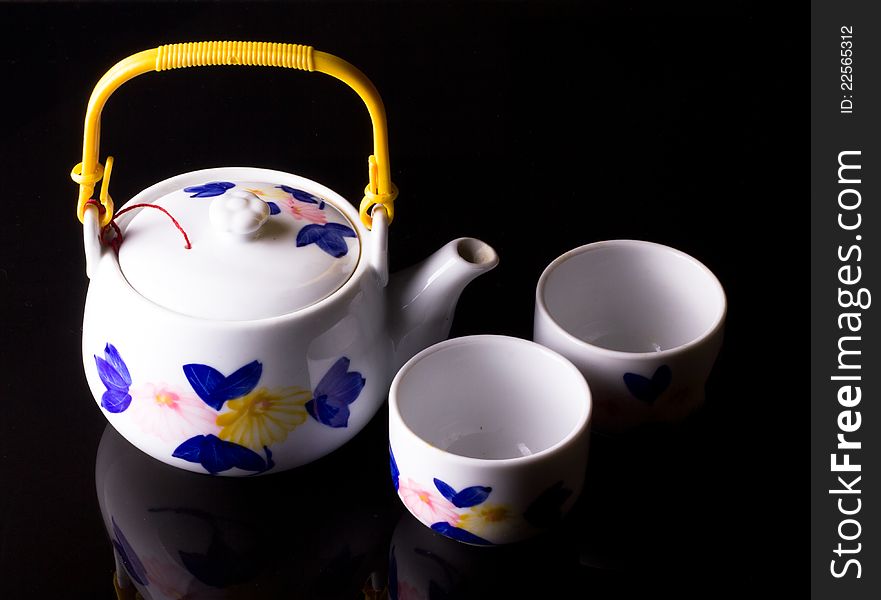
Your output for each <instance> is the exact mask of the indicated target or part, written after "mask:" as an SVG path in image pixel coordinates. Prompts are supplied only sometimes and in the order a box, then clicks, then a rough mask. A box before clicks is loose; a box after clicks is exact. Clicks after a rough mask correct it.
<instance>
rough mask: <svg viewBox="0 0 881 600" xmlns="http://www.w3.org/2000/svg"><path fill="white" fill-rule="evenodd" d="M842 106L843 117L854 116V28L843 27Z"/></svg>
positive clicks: (840, 108) (840, 106)
mask: <svg viewBox="0 0 881 600" xmlns="http://www.w3.org/2000/svg"><path fill="white" fill-rule="evenodd" d="M840 79H841V85H840V88H841V104H840V105H839V111H840V112H841V114H843V115H852V114H853V101H854V98H853V26H852V25H844V26H842V27H841V77H840Z"/></svg>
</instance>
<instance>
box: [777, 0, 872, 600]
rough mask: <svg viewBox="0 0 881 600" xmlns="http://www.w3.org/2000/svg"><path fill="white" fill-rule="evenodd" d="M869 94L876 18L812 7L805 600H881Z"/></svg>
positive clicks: (864, 5)
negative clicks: (808, 520) (808, 496)
mask: <svg viewBox="0 0 881 600" xmlns="http://www.w3.org/2000/svg"><path fill="white" fill-rule="evenodd" d="M879 90H881V7H879V6H878V5H877V4H876V3H873V2H870V1H869V0H863V1H861V2H835V1H830V0H826V1H823V2H817V1H815V2H812V4H811V592H812V593H811V597H812V598H836V599H840V598H848V599H850V598H879V597H881V595H879V594H881V530H879V528H881V519H879V515H881V498H879V495H878V490H879V487H881V483H879V482H881V468H879V459H881V410H878V405H879V402H881V396H879V394H881V360H879V358H881V352H879V348H881V319H879V314H881V285H879V271H881V253H879V247H881V151H879V140H881V129H879V123H881V94H879ZM842 164H844V167H842ZM857 166H859V168H857ZM794 210H795V208H794Z"/></svg>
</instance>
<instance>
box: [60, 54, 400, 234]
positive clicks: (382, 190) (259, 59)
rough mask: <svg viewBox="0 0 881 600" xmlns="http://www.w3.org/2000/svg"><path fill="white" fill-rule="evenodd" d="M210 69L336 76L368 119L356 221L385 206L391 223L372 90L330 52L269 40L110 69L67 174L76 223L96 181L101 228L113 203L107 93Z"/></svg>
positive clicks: (382, 132)
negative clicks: (157, 75)
mask: <svg viewBox="0 0 881 600" xmlns="http://www.w3.org/2000/svg"><path fill="white" fill-rule="evenodd" d="M212 65H251V66H265V67H285V68H288V69H299V70H301V71H318V72H321V73H325V74H327V75H330V76H332V77H336V78H337V79H339V80H340V81H342V82H343V83H345V84H347V85H348V86H349V87H351V88H352V89H353V90H355V92H356V93H357V94H358V95H359V96H360V97H361V100H363V101H364V104H366V105H367V111H368V112H369V113H370V119H371V120H372V121H373V154H372V155H371V156H370V158H369V161H368V164H369V168H368V177H369V180H368V181H369V183H368V184H367V187H366V188H365V190H364V199H363V200H362V201H361V206H360V207H359V212H360V214H361V221H362V222H363V223H364V224H365V225H366V226H367V227H368V228H370V227H371V226H372V223H373V220H372V219H371V217H370V211H371V209H372V208H373V207H374V206H375V205H377V204H380V205H382V206H384V207H385V209H386V212H387V213H388V220H389V223H391V221H392V219H393V218H394V215H395V210H394V201H395V197H396V196H397V195H398V190H397V188H395V186H394V184H393V183H392V181H391V175H390V171H389V158H388V131H387V126H386V120H385V107H384V106H383V104H382V99H381V98H380V97H379V92H377V91H376V87H374V85H373V83H371V81H370V80H369V79H367V77H366V76H365V75H364V73H362V72H361V71H359V70H358V69H357V68H355V67H354V66H352V65H351V64H349V63H348V62H346V61H345V60H343V59H341V58H338V57H336V56H334V55H332V54H327V53H326V52H319V51H317V50H313V49H312V46H301V45H299V44H276V43H270V42H188V43H181V44H168V45H166V46H159V47H158V48H153V49H151V50H144V51H143V52H138V53H137V54H133V55H132V56H129V57H128V58H125V59H123V60H121V61H119V62H118V63H116V64H115V65H114V66H113V67H111V69H110V70H109V71H107V73H105V74H104V76H103V77H102V78H101V79H100V80H99V81H98V83H97V84H96V85H95V89H94V90H93V91H92V96H91V97H90V98H89V106H88V108H87V109H86V123H85V128H84V133H83V161H82V162H81V163H79V164H77V165H76V166H75V167H74V168H73V171H71V173H70V176H71V178H72V179H73V180H74V181H75V182H76V183H78V184H79V186H80V191H79V201H78V203H77V216H78V217H79V220H80V222H82V221H83V214H84V212H85V209H86V206H87V203H88V202H89V199H90V198H91V197H92V193H93V192H94V190H95V184H96V183H98V182H99V181H101V179H102V178H104V183H103V185H102V188H101V193H100V197H99V200H100V202H101V205H102V206H103V207H104V209H105V210H104V212H103V213H102V214H101V226H102V227H103V226H106V225H107V224H109V223H110V220H111V219H112V218H113V200H112V199H111V198H110V195H109V193H108V182H109V179H110V165H111V164H112V157H108V169H107V173H106V176H105V170H104V166H103V165H102V164H101V163H99V162H98V146H99V142H100V137H101V111H102V110H103V109H104V105H105V104H106V103H107V99H108V98H109V97H110V95H111V94H112V93H113V92H114V91H116V90H117V88H119V86H121V85H122V84H123V83H125V82H126V81H128V80H129V79H132V78H133V77H137V76H138V75H141V74H142V73H146V72H148V71H165V70H167V69H180V68H184V67H207V66H212Z"/></svg>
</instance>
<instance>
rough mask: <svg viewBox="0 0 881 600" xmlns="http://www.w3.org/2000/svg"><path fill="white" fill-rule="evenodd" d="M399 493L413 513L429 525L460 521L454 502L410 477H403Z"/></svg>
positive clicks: (399, 485)
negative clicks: (421, 485)
mask: <svg viewBox="0 0 881 600" xmlns="http://www.w3.org/2000/svg"><path fill="white" fill-rule="evenodd" d="M398 495H400V496H401V501H402V502H403V503H404V506H406V507H407V508H408V509H409V510H410V512H411V513H413V515H415V517H416V518H417V519H419V520H420V521H422V522H423V523H425V524H426V525H428V526H431V525H433V524H434V523H449V524H450V525H453V526H455V525H457V524H458V523H459V513H458V511H457V510H456V507H455V506H453V504H452V502H450V501H449V500H447V499H446V498H444V497H443V496H440V495H438V494H436V493H434V492H430V491H428V490H426V489H423V488H421V487H420V486H419V485H418V484H417V483H416V482H414V481H413V480H411V479H409V478H401V479H400V480H399V483H398Z"/></svg>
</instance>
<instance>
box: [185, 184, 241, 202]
mask: <svg viewBox="0 0 881 600" xmlns="http://www.w3.org/2000/svg"><path fill="white" fill-rule="evenodd" d="M234 187H236V184H234V183H231V182H229V181H211V182H209V183H205V184H202V185H193V186H190V187H186V188H184V191H185V192H187V193H192V194H193V195H192V196H190V198H211V197H213V196H221V195H223V194H224V193H225V192H226V190H230V189H232V188H234Z"/></svg>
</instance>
